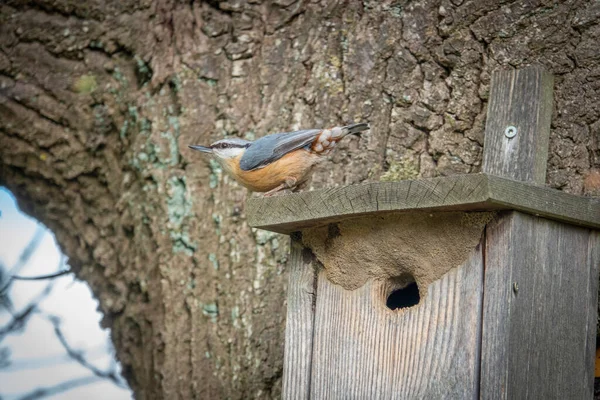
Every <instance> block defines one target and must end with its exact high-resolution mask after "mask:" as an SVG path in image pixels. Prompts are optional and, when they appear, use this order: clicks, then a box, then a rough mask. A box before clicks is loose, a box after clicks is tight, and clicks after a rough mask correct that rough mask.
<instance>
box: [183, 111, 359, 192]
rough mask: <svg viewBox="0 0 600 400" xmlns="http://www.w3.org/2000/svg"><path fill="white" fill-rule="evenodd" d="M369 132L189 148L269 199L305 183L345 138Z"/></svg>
mask: <svg viewBox="0 0 600 400" xmlns="http://www.w3.org/2000/svg"><path fill="white" fill-rule="evenodd" d="M367 129H369V124H365V123H361V124H354V125H348V126H338V127H335V128H331V129H308V130H303V131H295V132H284V133H274V134H272V135H267V136H264V137H262V138H260V139H258V140H256V141H254V142H251V141H248V140H244V139H240V138H228V139H221V140H219V141H217V142H215V143H213V144H211V145H210V146H208V147H206V146H189V147H190V148H192V149H194V150H198V151H201V152H204V153H210V154H212V155H213V156H215V158H216V160H217V161H218V162H219V164H221V166H222V167H223V169H224V170H226V171H227V172H228V173H229V174H231V176H233V177H234V178H235V180H236V181H238V182H239V183H240V184H242V185H243V186H245V187H247V188H248V189H250V190H252V191H253V192H267V193H265V196H270V195H272V194H274V193H275V192H278V191H280V190H284V189H293V188H296V187H297V186H299V185H300V184H302V183H304V182H305V181H306V180H307V179H308V175H309V173H310V171H311V169H312V167H313V166H314V165H315V164H317V163H318V162H319V161H320V160H321V159H322V156H325V155H327V154H329V153H330V152H331V150H333V148H334V147H335V145H336V144H337V142H338V141H339V140H341V139H342V138H343V137H344V136H346V135H349V134H357V133H360V132H362V131H364V130H367Z"/></svg>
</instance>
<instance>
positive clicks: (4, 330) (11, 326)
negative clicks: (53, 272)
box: [0, 283, 54, 342]
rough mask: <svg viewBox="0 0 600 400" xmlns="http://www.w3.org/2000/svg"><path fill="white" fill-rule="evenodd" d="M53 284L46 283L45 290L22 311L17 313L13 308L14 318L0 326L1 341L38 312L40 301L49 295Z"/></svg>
mask: <svg viewBox="0 0 600 400" xmlns="http://www.w3.org/2000/svg"><path fill="white" fill-rule="evenodd" d="M53 286H54V283H49V284H48V285H46V287H45V288H44V290H43V291H42V292H41V293H40V294H39V295H38V296H37V297H36V298H35V299H33V300H32V301H31V302H30V303H29V305H28V306H27V307H25V308H24V309H23V311H20V312H18V313H16V314H15V313H14V312H12V310H11V313H13V317H12V320H11V321H10V322H9V323H8V324H6V325H4V326H3V327H0V342H2V340H3V339H4V337H5V336H6V335H8V334H9V333H12V332H15V331H18V330H20V329H21V328H23V326H24V325H25V324H26V323H27V321H28V320H29V317H31V315H33V314H34V313H35V312H38V305H39V303H40V302H41V301H42V300H43V299H44V297H46V296H48V294H49V293H50V291H51V290H52V287H53Z"/></svg>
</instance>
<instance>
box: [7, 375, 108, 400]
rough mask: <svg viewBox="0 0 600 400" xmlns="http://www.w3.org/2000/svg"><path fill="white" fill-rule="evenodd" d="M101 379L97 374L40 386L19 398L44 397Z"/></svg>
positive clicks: (35, 399)
mask: <svg viewBox="0 0 600 400" xmlns="http://www.w3.org/2000/svg"><path fill="white" fill-rule="evenodd" d="M100 380H101V378H99V377H97V376H95V375H91V376H84V377H81V378H75V379H71V380H69V381H65V382H61V383H59V384H58V385H54V386H47V387H42V388H38V389H36V390H34V391H32V392H30V393H27V394H26V395H24V396H22V397H20V398H19V399H18V400H37V399H41V398H44V397H48V396H53V395H55V394H58V393H62V392H66V391H67V390H71V389H75V388H76V387H79V386H84V385H89V384H90V383H95V382H98V381H100Z"/></svg>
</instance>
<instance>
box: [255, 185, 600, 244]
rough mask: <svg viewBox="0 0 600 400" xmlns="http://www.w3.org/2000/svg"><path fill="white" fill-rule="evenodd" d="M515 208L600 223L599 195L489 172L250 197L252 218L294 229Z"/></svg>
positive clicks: (576, 221)
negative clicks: (382, 216) (421, 213)
mask: <svg viewBox="0 0 600 400" xmlns="http://www.w3.org/2000/svg"><path fill="white" fill-rule="evenodd" d="M505 209H515V210H520V211H523V212H527V213H531V214H534V215H535V214H537V215H541V216H544V217H547V218H551V219H556V220H559V221H565V222H569V223H573V224H577V225H582V226H589V227H596V228H598V227H600V199H598V198H591V197H581V196H574V195H570V194H568V193H564V192H561V191H558V190H554V189H549V188H545V187H542V186H536V185H532V184H527V183H523V182H518V181H514V180H509V179H505V178H500V177H496V176H490V175H486V174H469V175H455V176H448V177H441V178H431V179H418V180H413V181H400V182H379V183H367V184H361V185H351V186H344V187H338V188H331V189H324V190H315V191H312V192H304V193H296V194H291V195H283V196H275V197H264V198H253V199H250V200H248V202H247V207H246V214H247V216H248V223H249V224H250V225H251V226H253V227H256V228H261V229H266V230H271V231H275V232H281V233H290V232H294V231H298V230H302V229H305V228H308V227H313V226H318V225H323V224H327V223H330V222H337V221H341V220H343V219H347V218H350V217H356V216H361V215H366V214H373V215H375V214H377V213H385V212H400V211H403V212H406V211H410V210H436V211H452V210H469V211H478V210H505Z"/></svg>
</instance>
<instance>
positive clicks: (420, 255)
mask: <svg viewBox="0 0 600 400" xmlns="http://www.w3.org/2000/svg"><path fill="white" fill-rule="evenodd" d="M494 215H495V213H493V212H475V213H465V212H439V213H428V212H412V213H410V214H397V215H386V216H376V217H374V216H370V217H365V218H357V219H352V220H347V221H342V222H339V223H337V224H330V225H328V226H324V227H318V228H311V229H307V230H305V231H303V232H302V242H303V243H304V245H305V246H307V247H309V248H310V249H311V250H312V251H313V252H314V254H315V255H316V257H317V259H318V260H319V261H320V262H321V263H322V264H323V266H324V268H325V270H326V273H327V278H328V279H329V280H330V281H331V282H333V283H335V284H337V285H340V286H342V287H343V288H344V289H347V290H355V289H358V288H360V287H362V286H363V285H364V284H365V283H366V282H367V281H368V280H369V279H373V280H385V279H388V278H396V277H400V276H405V274H410V275H412V276H413V277H414V279H415V281H416V282H417V285H418V286H419V293H420V296H421V298H425V296H426V294H427V287H428V286H429V284H430V283H432V282H434V281H436V280H438V279H440V278H441V277H442V276H443V275H444V274H445V273H446V272H448V271H450V270H451V269H452V268H455V267H458V266H460V265H462V264H463V263H464V262H465V261H466V260H467V258H468V257H469V255H470V254H471V252H472V251H473V249H474V248H475V247H476V246H477V245H478V244H479V242H480V240H481V236H482V234H483V230H484V228H485V226H486V224H487V223H488V222H490V221H491V220H492V219H493V218H494Z"/></svg>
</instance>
